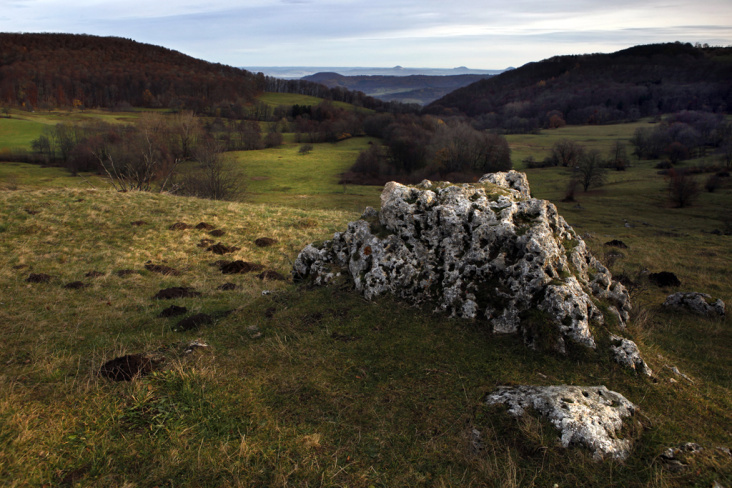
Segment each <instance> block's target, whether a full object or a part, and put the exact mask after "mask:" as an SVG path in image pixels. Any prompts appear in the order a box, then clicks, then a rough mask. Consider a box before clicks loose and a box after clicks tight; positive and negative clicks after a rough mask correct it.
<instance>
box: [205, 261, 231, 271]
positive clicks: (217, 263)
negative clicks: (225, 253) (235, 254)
mask: <svg viewBox="0 0 732 488" xmlns="http://www.w3.org/2000/svg"><path fill="white" fill-rule="evenodd" d="M231 263H232V261H229V260H227V259H219V260H217V261H214V262H213V263H211V264H209V266H216V267H217V268H219V269H221V268H223V267H224V266H226V265H227V264H231Z"/></svg>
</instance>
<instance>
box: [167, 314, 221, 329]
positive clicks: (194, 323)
mask: <svg viewBox="0 0 732 488" xmlns="http://www.w3.org/2000/svg"><path fill="white" fill-rule="evenodd" d="M213 321H214V319H213V317H212V316H210V315H208V314H205V313H197V314H196V315H191V316H190V317H186V318H184V319H183V320H181V321H179V322H178V323H177V324H175V326H174V327H173V330H174V331H177V332H182V331H186V330H196V329H198V328H199V327H201V326H203V325H210V324H212V323H213Z"/></svg>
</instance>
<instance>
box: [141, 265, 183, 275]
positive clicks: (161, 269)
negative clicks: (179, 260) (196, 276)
mask: <svg viewBox="0 0 732 488" xmlns="http://www.w3.org/2000/svg"><path fill="white" fill-rule="evenodd" d="M145 269H146V270H148V271H152V272H153V273H160V274H164V275H168V276H180V271H178V270H177V269H173V268H171V267H170V266H166V265H164V264H152V263H147V264H146V265H145Z"/></svg>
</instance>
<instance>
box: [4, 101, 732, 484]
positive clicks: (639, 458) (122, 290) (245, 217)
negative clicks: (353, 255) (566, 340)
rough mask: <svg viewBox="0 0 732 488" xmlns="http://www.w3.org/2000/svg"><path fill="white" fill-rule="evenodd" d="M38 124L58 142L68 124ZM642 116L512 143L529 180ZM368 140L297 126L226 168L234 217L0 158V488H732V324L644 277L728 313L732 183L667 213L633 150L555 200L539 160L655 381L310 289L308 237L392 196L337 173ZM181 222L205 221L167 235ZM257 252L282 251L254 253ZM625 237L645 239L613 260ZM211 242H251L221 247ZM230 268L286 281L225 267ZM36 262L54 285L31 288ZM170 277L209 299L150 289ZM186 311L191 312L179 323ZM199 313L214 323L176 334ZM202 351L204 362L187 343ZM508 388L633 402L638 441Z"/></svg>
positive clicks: (630, 241)
mask: <svg viewBox="0 0 732 488" xmlns="http://www.w3.org/2000/svg"><path fill="white" fill-rule="evenodd" d="M295 103H301V102H295ZM105 115H106V114H105ZM33 117H34V116H33V115H30V116H29V118H30V119H31V121H29V123H35V124H37V125H38V126H39V127H43V126H44V124H47V122H44V121H42V120H51V119H52V118H53V117H55V116H51V115H48V116H46V115H43V114H39V115H38V117H39V119H38V120H36V121H35V122H32V120H33ZM43 117H49V118H48V119H43ZM14 119H15V114H13V119H10V120H12V124H19V121H20V119H15V120H14ZM4 120H7V119H0V123H2V121H4ZM48 123H55V122H48ZM644 123H645V122H644ZM12 124H11V125H12ZM637 126H638V125H634V124H630V125H627V126H626V125H622V126H620V125H619V126H605V127H594V126H593V127H565V128H562V129H558V130H554V131H543V132H542V133H540V134H537V135H526V136H510V137H509V141H510V143H511V146H512V149H513V160H514V166H515V167H517V168H518V169H521V167H520V166H521V163H520V161H521V159H523V158H525V157H526V156H528V155H529V154H531V155H533V156H534V158H535V159H537V160H540V159H543V157H544V156H546V154H547V153H548V151H549V149H550V148H551V146H552V144H553V143H554V142H555V141H556V140H559V139H561V138H565V137H566V138H572V139H574V140H577V141H578V142H580V143H582V144H585V145H587V146H591V147H597V148H598V149H601V150H603V152H604V149H603V148H606V147H609V146H610V144H612V142H613V141H614V140H627V139H628V138H629V137H630V136H631V135H632V133H633V130H634V127H637ZM0 127H4V126H0ZM9 134H10V133H9V132H6V131H2V132H0V150H2V148H4V147H10V145H9V144H15V143H11V142H8V141H12V140H16V141H20V140H21V139H22V138H21V136H18V135H15V136H12V135H9ZM368 142H369V139H368V138H352V139H348V140H345V141H341V142H338V143H335V144H331V143H326V144H314V147H313V150H312V151H311V152H310V153H309V154H300V153H299V147H300V144H298V143H295V142H294V138H293V136H288V137H286V143H285V144H284V145H283V146H281V147H279V148H273V149H266V150H261V151H248V152H235V153H229V154H228V155H227V162H228V164H229V165H231V167H233V168H236V169H238V170H239V171H241V174H242V175H243V178H244V181H245V192H244V197H243V201H239V202H222V201H208V200H201V199H196V198H185V197H179V196H175V195H169V194H159V193H141V192H128V193H119V192H114V191H112V190H111V189H110V188H109V187H108V185H107V183H105V181H104V179H103V178H101V177H99V176H96V175H83V176H82V177H76V178H73V177H71V176H68V175H67V174H65V173H64V171H63V170H60V169H58V168H41V167H38V166H32V165H26V164H20V163H0V331H1V332H2V334H3V341H1V342H0V364H2V365H3V367H2V371H0V440H1V441H2V445H3V448H2V449H0V485H3V486H10V487H25V486H80V487H81V486H83V487H107V486H119V487H148V486H150V487H152V486H161V487H162V486H176V487H179V486H180V487H199V486H206V487H208V486H214V487H218V486H221V487H228V486H242V487H255V486H279V487H293V486H297V487H310V486H312V487H315V486H318V487H346V486H348V487H365V488H367V487H372V486H373V487H394V486H425V487H426V486H431V487H518V486H536V487H546V486H549V487H551V486H559V487H568V486H598V487H611V486H623V487H625V486H631V487H641V486H643V487H684V486H698V487H711V486H713V484H714V483H715V482H716V483H718V484H719V485H721V486H731V485H732V457H730V456H729V454H727V453H726V452H725V451H724V450H720V449H718V447H720V446H722V447H725V446H726V447H732V435H731V434H730V429H729V425H730V422H731V421H732V417H731V416H730V412H731V411H732V392H731V391H730V389H731V388H732V373H731V372H732V360H731V359H730V358H732V354H730V344H732V331H731V329H730V322H729V319H728V318H727V319H724V320H712V319H704V318H700V317H696V316H692V315H685V314H679V313H670V312H668V311H665V310H663V309H662V307H661V306H660V304H661V303H662V302H663V300H664V298H665V296H666V295H667V294H669V293H671V292H673V291H677V290H676V289H674V288H666V289H662V288H658V287H656V286H655V285H652V284H651V283H650V282H649V281H648V279H647V277H646V274H647V273H648V272H657V271H671V272H673V273H675V274H676V275H677V276H678V277H679V279H680V281H681V282H682V287H681V288H679V290H683V291H702V292H706V293H709V294H711V295H713V296H714V297H715V298H716V297H718V298H722V299H723V300H724V301H725V302H726V303H727V304H728V306H729V304H732V280H730V279H729V276H730V275H731V274H732V253H731V252H730V251H732V243H731V241H730V236H729V235H722V234H723V233H722V232H715V231H718V230H724V229H725V228H726V227H725V226H727V225H732V224H730V222H729V219H730V217H729V209H730V208H732V185H730V184H729V182H727V183H725V184H724V185H723V186H722V187H721V188H719V189H717V190H716V191H715V192H713V193H709V192H703V193H701V194H700V195H699V197H698V199H697V200H696V201H695V202H694V204H693V205H692V206H690V207H687V208H681V209H677V208H672V206H671V205H670V204H669V203H668V198H667V191H666V188H667V181H666V180H665V179H664V176H663V175H659V174H658V173H657V171H658V170H657V169H655V168H654V167H653V166H654V165H655V163H656V162H649V161H640V162H639V161H633V164H632V166H631V167H630V168H628V170H627V171H624V172H613V173H609V174H608V180H607V183H606V184H605V185H604V186H601V187H599V188H593V189H591V190H590V191H588V192H586V193H585V192H581V191H578V192H577V193H576V194H575V199H576V201H575V202H567V203H562V202H560V200H561V199H562V198H563V197H564V195H565V193H566V186H567V183H568V181H569V179H570V177H571V175H570V174H569V173H568V171H567V169H566V168H545V169H531V170H527V174H528V177H529V181H530V183H531V186H532V194H533V195H534V196H536V197H539V198H547V199H549V200H551V201H552V202H554V203H556V205H557V206H558V208H559V211H560V214H561V215H562V216H564V218H565V219H566V220H567V221H568V222H569V223H570V224H571V225H572V226H574V228H575V229H576V230H577V232H578V234H580V235H581V236H583V238H584V239H585V241H586V242H587V244H588V246H589V247H590V248H591V249H592V250H593V253H594V254H595V255H596V256H597V257H598V258H599V259H600V260H602V261H603V262H605V263H606V264H607V265H608V266H609V267H610V268H611V270H612V271H613V273H614V274H615V275H621V274H622V275H624V276H625V277H627V278H628V279H630V280H631V281H632V282H633V286H632V288H631V296H632V301H633V310H632V318H631V321H630V324H629V326H628V330H627V335H628V336H629V337H631V338H632V339H633V340H635V341H636V342H637V343H638V345H639V347H640V348H641V351H642V353H643V355H644V358H645V359H646V361H647V362H648V363H649V365H650V367H651V369H653V371H654V373H655V375H654V378H653V379H646V378H641V377H638V376H636V375H634V374H632V373H631V372H629V371H628V370H627V369H624V368H622V367H620V366H619V365H617V364H616V363H614V362H613V361H612V360H611V359H610V358H609V357H607V356H605V355H603V354H601V353H599V352H591V351H588V352H585V353H577V354H575V353H571V354H570V355H568V356H562V355H558V354H553V353H547V352H535V351H531V350H529V349H527V348H526V347H525V346H524V345H523V343H522V340H521V338H520V337H515V336H494V335H492V334H490V333H489V332H487V330H486V327H485V324H483V323H481V322H469V321H461V320H454V319H449V318H447V317H445V316H442V315H439V314H434V313H432V310H431V308H430V307H429V306H425V307H414V306H410V305H408V304H405V303H402V302H399V301H397V300H394V299H392V298H389V297H384V298H380V299H378V300H375V301H372V302H367V301H365V300H363V299H362V298H361V297H360V296H359V295H357V294H356V293H355V292H354V291H353V290H352V289H351V287H350V286H349V284H348V283H347V282H345V281H343V282H340V283H339V284H337V285H335V286H331V287H327V288H317V287H312V286H310V285H308V284H297V283H293V281H292V277H291V276H290V274H289V273H290V269H291V267H292V264H291V263H292V261H294V259H295V258H296V257H297V254H298V252H299V251H300V250H301V249H302V248H303V247H304V246H305V245H307V244H308V243H310V242H313V241H322V240H324V239H328V238H330V236H332V234H333V233H334V232H337V231H341V230H344V229H345V228H346V225H347V224H348V222H349V221H351V220H355V219H357V218H358V217H359V215H360V214H361V211H362V210H363V207H365V206H366V205H371V206H374V207H378V205H379V194H380V191H381V188H376V187H368V186H355V185H348V186H346V187H344V186H343V185H340V184H339V183H338V180H339V178H338V175H339V174H340V173H342V172H343V171H345V170H346V169H347V168H348V167H349V166H350V165H351V164H352V163H353V162H354V161H355V158H356V156H357V154H358V151H359V150H361V149H363V148H365V147H367V146H368ZM17 144H19V145H20V146H22V144H21V143H20V142H17ZM20 146H19V147H20ZM13 147H14V146H13ZM684 164H686V165H694V164H695V162H694V161H691V162H686V163H684ZM706 176H707V175H700V176H698V178H699V181H700V182H703V178H704V177H706ZM181 222H182V223H186V224H188V225H189V228H188V229H186V230H171V226H173V224H175V223H181ZM199 223H206V224H208V226H210V227H208V228H207V226H200V227H201V228H200V229H197V228H196V225H197V224H199ZM212 228H215V229H217V230H221V231H223V232H224V233H223V235H219V236H214V235H212V234H211V232H212ZM263 237H268V238H270V239H274V241H275V242H274V244H273V245H271V246H269V247H260V246H259V245H257V243H256V241H257V240H258V239H260V238H263ZM207 239H208V240H207ZM613 239H619V240H622V241H623V242H624V243H625V244H627V246H628V247H627V249H616V248H611V247H609V246H606V245H605V243H606V242H608V241H610V240H613ZM213 242H216V243H219V242H220V243H222V244H224V245H226V246H229V247H236V248H238V249H236V250H235V251H233V252H232V253H228V254H225V255H216V254H214V253H213V252H212V251H211V250H208V248H209V247H210V246H211V244H212V243H213ZM221 259H226V260H243V261H246V262H249V263H254V264H257V265H260V266H261V270H262V271H273V272H276V273H279V274H280V275H281V276H282V277H284V278H286V279H285V280H279V279H273V278H268V277H267V276H265V275H263V276H262V277H261V278H260V271H254V272H251V273H245V274H233V275H226V274H223V273H222V272H221V271H220V270H219V267H218V266H217V265H216V261H218V260H221ZM146 265H161V266H162V265H165V266H168V267H170V268H173V269H174V270H175V271H177V272H178V274H161V273H158V272H155V271H153V270H152V269H149V268H150V267H146ZM32 273H33V274H41V273H42V274H46V275H48V276H49V279H48V281H47V282H44V283H34V282H29V281H28V278H29V277H30V275H31V274H32ZM269 276H274V275H269ZM77 282H78V283H81V284H80V285H78V284H77V285H74V286H69V285H70V284H72V283H77ZM227 284H228V285H233V286H228V287H224V288H222V286H223V285H227ZM171 287H183V288H188V289H190V290H192V291H195V292H196V293H198V294H199V295H197V296H188V297H181V298H177V299H171V300H168V299H156V298H154V296H156V294H157V293H158V292H159V291H161V290H163V289H166V288H171ZM227 288H228V289H227ZM173 304H174V305H177V306H181V307H186V309H187V312H186V314H184V315H181V316H179V317H161V316H160V314H161V312H162V311H163V310H164V309H166V308H168V307H169V306H170V305H173ZM195 314H206V315H207V316H208V317H209V319H210V320H209V321H208V322H206V323H205V324H203V325H200V327H198V328H194V329H192V330H181V328H182V327H183V326H182V325H180V321H181V319H183V318H186V317H190V316H192V315H195ZM193 341H198V342H199V343H202V344H205V347H198V348H193V349H192V350H190V351H189V349H191V348H190V347H189V346H190V345H191V344H192V343H193ZM125 354H148V355H150V356H152V357H154V358H155V359H156V365H157V368H156V370H155V371H154V372H153V373H151V374H149V375H147V376H145V377H142V378H138V379H136V380H135V381H131V382H124V381H122V382H114V381H111V380H109V379H107V378H104V377H102V376H101V375H100V374H99V372H100V368H101V367H102V365H103V364H104V363H105V362H106V361H109V360H111V359H113V358H116V357H119V356H121V355H125ZM674 367H675V368H678V370H679V371H680V372H681V373H683V374H684V375H686V377H683V376H680V375H677V374H676V373H675V372H674V370H673V369H672V368H674ZM511 384H535V385H550V384H575V385H600V384H602V385H605V386H607V387H608V388H609V389H611V390H614V391H618V392H620V393H622V394H623V395H625V396H626V397H627V398H628V399H629V400H630V401H632V402H634V403H635V404H637V405H638V406H639V407H640V411H639V413H638V414H637V415H636V416H635V418H634V419H633V428H632V429H629V430H626V431H623V433H622V434H621V435H623V436H626V437H627V438H630V439H632V440H633V441H634V443H635V448H634V450H633V453H632V455H631V457H630V458H629V459H628V460H627V461H625V462H616V461H603V462H595V461H593V460H592V455H591V454H590V453H589V452H587V451H585V450H583V449H580V448H576V447H571V448H569V449H563V448H561V447H560V446H559V443H558V440H557V436H556V432H555V431H554V429H553V427H551V426H550V425H548V424H547V423H544V422H541V421H537V420H532V419H531V418H524V419H519V420H516V419H513V418H511V417H508V416H506V415H505V412H504V411H503V409H500V408H499V409H496V408H488V407H487V406H486V405H485V403H484V398H485V396H486V395H487V394H488V393H490V392H491V391H492V390H493V389H495V387H496V386H498V385H511ZM473 429H477V430H478V431H480V432H481V439H482V445H481V446H476V444H475V442H474V440H475V438H474V436H473ZM686 442H695V443H698V444H699V445H701V446H702V447H704V450H703V451H701V452H700V453H698V454H695V455H685V456H683V463H684V464H685V465H686V466H685V467H683V468H681V469H671V468H669V466H668V465H667V464H665V463H664V462H663V460H662V458H661V453H662V452H663V451H664V450H665V449H667V448H669V447H672V446H678V445H680V444H683V443H686Z"/></svg>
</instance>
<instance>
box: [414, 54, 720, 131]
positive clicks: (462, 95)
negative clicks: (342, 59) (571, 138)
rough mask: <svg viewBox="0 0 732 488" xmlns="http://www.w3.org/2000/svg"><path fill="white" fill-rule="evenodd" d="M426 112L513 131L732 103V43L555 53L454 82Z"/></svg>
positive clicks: (710, 109)
mask: <svg viewBox="0 0 732 488" xmlns="http://www.w3.org/2000/svg"><path fill="white" fill-rule="evenodd" d="M426 110H427V112H429V113H433V114H438V115H448V114H452V115H455V114H463V115H467V116H469V117H472V118H473V119H474V120H475V123H476V125H477V126H478V127H480V128H483V129H500V130H503V131H505V132H508V133H522V132H533V131H536V130H538V129H541V128H552V127H560V126H562V125H564V124H572V125H575V124H576V125H584V124H605V123H617V122H623V121H633V120H637V119H639V118H641V117H648V116H658V115H661V114H668V113H674V112H678V111H682V110H694V111H706V112H713V113H729V111H730V110H732V48H729V47H727V48H721V47H703V46H692V45H691V44H682V43H669V44H654V45H646V46H636V47H633V48H630V49H625V50H622V51H618V52H615V53H612V54H587V55H577V56H556V57H553V58H550V59H547V60H544V61H539V62H536V63H529V64H526V65H524V66H522V67H520V68H518V69H515V70H511V71H506V72H504V73H501V74H500V75H498V76H494V77H492V78H489V79H486V80H482V81H479V82H477V83H474V84H472V85H470V86H467V87H465V88H461V89H459V90H456V91H454V92H452V93H450V94H449V95H447V96H445V97H443V98H442V99H440V100H437V101H435V102H433V103H432V104H430V105H429V106H428V107H427V108H426Z"/></svg>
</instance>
